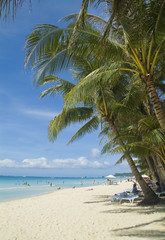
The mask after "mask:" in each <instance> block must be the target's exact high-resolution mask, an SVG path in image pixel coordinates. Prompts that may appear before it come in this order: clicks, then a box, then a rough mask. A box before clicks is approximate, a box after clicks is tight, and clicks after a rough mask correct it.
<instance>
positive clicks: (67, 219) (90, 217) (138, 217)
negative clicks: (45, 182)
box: [0, 181, 165, 240]
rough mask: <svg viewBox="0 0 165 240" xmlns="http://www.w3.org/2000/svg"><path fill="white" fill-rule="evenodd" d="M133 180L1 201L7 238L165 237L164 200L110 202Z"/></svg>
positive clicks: (2, 235) (2, 232) (0, 233)
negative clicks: (148, 204) (148, 203)
mask: <svg viewBox="0 0 165 240" xmlns="http://www.w3.org/2000/svg"><path fill="white" fill-rule="evenodd" d="M128 188H132V183H131V182H126V181H125V182H121V183H120V182H119V184H118V185H99V186H91V187H82V188H74V189H73V188H66V189H60V190H59V191H55V192H52V193H48V194H44V195H41V196H34V197H30V198H24V199H19V200H13V201H8V202H1V203H0V239H3V240H13V239H14V240H15V239H17V240H44V239H48V240H63V239H65V240H91V239H96V240H109V239H112V240H128V239H129V238H130V239H133V240H141V239H143V240H145V239H146V240H148V239H149V238H151V239H152V240H157V239H160V240H164V236H165V223H164V219H165V206H154V207H153V206H152V207H140V206H136V201H135V202H134V203H133V204H130V203H129V202H123V203H122V204H120V203H117V202H115V203H111V201H110V200H109V198H108V196H110V195H113V194H116V193H119V192H121V191H124V190H125V189H128Z"/></svg>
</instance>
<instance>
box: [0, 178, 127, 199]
mask: <svg viewBox="0 0 165 240" xmlns="http://www.w3.org/2000/svg"><path fill="white" fill-rule="evenodd" d="M123 179H125V178H124V176H123V177H121V176H120V177H116V178H115V179H113V180H115V181H120V180H123ZM102 184H106V178H104V177H84V178H71V177H59V178H58V177H54V178H52V177H26V176H24V177H15V176H0V202H4V201H11V200H15V199H21V198H27V197H33V196H37V195H42V194H46V193H51V192H54V191H57V190H58V189H64V188H73V187H76V188H79V187H89V186H92V185H102Z"/></svg>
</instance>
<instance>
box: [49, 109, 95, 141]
mask: <svg viewBox="0 0 165 240" xmlns="http://www.w3.org/2000/svg"><path fill="white" fill-rule="evenodd" d="M92 114H93V109H92V108H87V107H77V108H70V109H66V108H63V110H62V112H61V113H60V114H59V115H57V116H56V117H55V118H54V119H53V120H52V121H50V123H49V139H50V141H54V140H55V139H56V138H57V136H58V134H59V132H61V131H62V130H63V129H64V128H66V127H67V126H69V125H70V124H71V123H76V122H82V121H86V120H87V119H89V118H90V117H92Z"/></svg>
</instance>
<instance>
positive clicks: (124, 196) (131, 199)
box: [109, 192, 139, 203]
mask: <svg viewBox="0 0 165 240" xmlns="http://www.w3.org/2000/svg"><path fill="white" fill-rule="evenodd" d="M138 197H139V196H138V195H133V194H129V193H127V192H122V193H119V194H115V195H112V196H110V197H109V198H110V200H111V201H112V202H114V201H116V200H119V202H120V203H121V202H122V201H123V200H126V201H129V202H130V203H133V202H134V200H135V199H136V198H138Z"/></svg>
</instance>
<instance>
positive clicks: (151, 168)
mask: <svg viewBox="0 0 165 240" xmlns="http://www.w3.org/2000/svg"><path fill="white" fill-rule="evenodd" d="M145 159H146V162H147V165H148V167H149V171H150V173H151V176H152V179H153V180H154V181H155V182H157V181H158V174H157V172H156V170H155V168H154V163H153V159H152V158H151V157H145Z"/></svg>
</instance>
